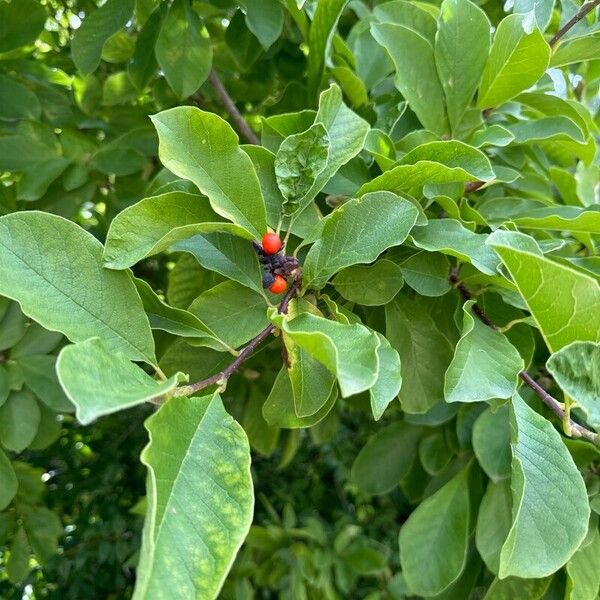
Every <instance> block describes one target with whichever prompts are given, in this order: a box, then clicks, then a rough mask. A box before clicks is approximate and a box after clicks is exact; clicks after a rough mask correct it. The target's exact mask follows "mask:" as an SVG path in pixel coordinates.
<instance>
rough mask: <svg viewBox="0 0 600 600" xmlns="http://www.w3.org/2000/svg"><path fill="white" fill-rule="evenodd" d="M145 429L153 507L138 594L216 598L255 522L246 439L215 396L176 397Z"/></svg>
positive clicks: (138, 597) (140, 597)
mask: <svg viewBox="0 0 600 600" xmlns="http://www.w3.org/2000/svg"><path fill="white" fill-rule="evenodd" d="M146 427H147V429H148V432H149V434H150V442H149V444H148V446H146V448H145V449H144V452H143V453H142V462H143V463H144V464H145V465H146V466H147V467H148V479H147V494H148V511H147V514H146V522H145V524H144V533H143V539H142V548H141V554H140V563H139V567H138V571H137V582H136V588H135V592H134V595H133V597H134V598H135V600H145V599H148V600H150V599H151V598H172V599H173V600H191V599H196V600H210V599H214V598H216V597H217V596H218V595H219V591H220V589H221V586H222V585H223V581H224V579H225V576H226V575H227V572H228V571H229V569H230V567H231V564H232V563H233V560H234V558H235V555H236V553H237V551H238V549H239V547H240V546H241V544H242V542H243V541H244V538H245V537H246V534H247V533H248V530H249V528H250V524H251V522H252V513H253V508H254V494H253V489H252V480H251V478H250V448H249V446H248V439H247V438H246V434H245V433H244V431H243V429H242V428H241V427H240V425H239V424H238V423H236V422H235V421H234V420H233V419H232V418H231V417H230V416H229V415H228V414H227V412H226V411H225V409H224V408H223V404H222V402H221V398H220V397H219V396H218V395H217V394H215V395H213V396H204V397H202V398H173V399H171V400H169V401H168V402H167V403H166V404H165V405H164V406H163V407H162V408H161V409H160V410H159V411H158V412H157V413H156V414H155V415H153V416H152V417H150V418H149V419H148V420H147V421H146Z"/></svg>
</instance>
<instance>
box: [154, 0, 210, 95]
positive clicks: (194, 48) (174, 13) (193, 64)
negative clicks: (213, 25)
mask: <svg viewBox="0 0 600 600" xmlns="http://www.w3.org/2000/svg"><path fill="white" fill-rule="evenodd" d="M156 59H157V60H158V64H159V65H160V68H161V69H162V71H163V73H164V74H165V78H166V80H167V81H168V82H169V85H170V86H171V89H172V90H173V91H174V92H175V95H176V96H177V97H178V98H179V99H180V100H184V99H185V98H187V97H188V96H191V95H192V94H193V93H194V92H195V91H196V90H197V89H198V88H199V87H200V86H201V85H202V83H204V81H206V78H207V77H208V74H209V72H210V68H211V66H212V45H211V43H210V39H209V38H208V37H204V36H203V35H202V22H201V21H200V17H198V15H197V13H196V11H194V9H193V8H192V6H191V3H190V2H189V0H175V2H173V4H172V5H171V6H170V8H169V12H168V13H167V16H166V17H165V19H164V20H163V22H162V26H161V28H160V33H159V34H158V38H157V40H156Z"/></svg>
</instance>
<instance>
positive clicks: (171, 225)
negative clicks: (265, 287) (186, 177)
mask: <svg viewBox="0 0 600 600" xmlns="http://www.w3.org/2000/svg"><path fill="white" fill-rule="evenodd" d="M216 231H224V232H226V233H230V234H232V235H237V236H240V237H243V238H246V239H249V240H251V239H253V235H252V234H251V233H250V232H248V231H247V230H246V229H245V228H244V227H240V226H239V225H235V224H233V223H228V222H226V221H224V219H223V218H222V217H220V216H219V215H217V214H216V213H215V212H214V211H213V210H212V208H211V207H210V205H209V204H208V202H207V199H206V198H204V197H202V196H198V195H195V194H187V193H185V192H168V193H166V194H161V195H160V196H154V197H151V198H145V199H144V200H141V201H140V202H138V203H137V204H134V205H133V206H129V207H127V208H126V209H125V210H123V211H122V212H120V213H119V214H118V215H117V216H116V217H115V218H114V219H113V221H112V222H111V224H110V228H109V230H108V235H107V236H106V246H105V248H104V256H103V258H104V266H105V267H108V268H109V269H126V268H127V267H131V266H132V265H134V264H135V263H137V262H139V261H140V260H142V259H143V258H146V257H147V256H152V255H153V254H158V253H160V252H164V251H165V250H168V249H169V247H170V246H171V245H172V244H174V243H175V242H177V241H178V240H185V239H188V238H191V237H192V236H194V235H196V234H199V233H212V232H216Z"/></svg>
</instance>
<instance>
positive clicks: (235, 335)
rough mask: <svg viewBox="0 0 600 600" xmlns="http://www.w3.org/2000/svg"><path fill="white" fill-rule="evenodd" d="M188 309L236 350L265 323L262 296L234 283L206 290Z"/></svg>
mask: <svg viewBox="0 0 600 600" xmlns="http://www.w3.org/2000/svg"><path fill="white" fill-rule="evenodd" d="M188 310H189V312H190V313H192V314H193V315H196V316H197V317H198V318H199V319H202V322H203V323H204V324H205V325H206V326H207V327H209V328H210V330H211V331H213V332H214V333H215V335H217V336H218V338H219V339H221V340H223V341H224V342H225V343H226V344H227V345H228V346H229V347H230V348H239V347H240V346H242V345H243V344H245V343H246V342H248V341H249V340H251V339H252V338H253V337H255V336H257V335H258V334H259V333H260V332H261V331H262V330H263V329H264V328H265V327H266V326H267V325H268V324H269V320H268V319H267V304H266V302H265V298H264V296H262V294H258V293H257V292H255V291H253V290H251V289H249V288H247V287H245V286H243V285H241V284H239V283H236V282H235V281H224V282H223V283H220V284H218V285H216V286H214V287H212V288H211V289H210V290H206V291H205V292H203V293H202V294H201V295H200V296H198V297H197V298H196V299H195V300H194V301H193V302H192V303H191V304H190V306H189V309H188ZM233 324H235V325H234V326H232V325H233Z"/></svg>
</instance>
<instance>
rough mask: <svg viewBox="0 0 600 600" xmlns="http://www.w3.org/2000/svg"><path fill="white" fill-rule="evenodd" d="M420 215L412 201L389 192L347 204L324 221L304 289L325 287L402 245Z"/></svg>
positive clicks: (308, 264)
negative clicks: (344, 271) (337, 275)
mask: <svg viewBox="0 0 600 600" xmlns="http://www.w3.org/2000/svg"><path fill="white" fill-rule="evenodd" d="M417 216H418V212H417V209H416V208H415V207H414V206H413V204H412V203H411V202H409V201H408V200H406V199H405V198H401V197H399V196H396V195H395V194H392V193H389V192H377V193H373V194H367V195H365V196H364V197H363V198H361V199H358V200H350V201H348V202H346V203H345V204H344V205H342V206H340V207H339V208H337V209H336V210H335V211H334V212H333V213H331V215H329V216H328V217H327V218H325V220H324V226H323V233H322V236H321V238H320V239H319V240H317V242H316V243H315V244H313V246H312V247H311V249H310V250H309V252H308V255H307V257H306V260H305V262H304V278H303V284H304V286H305V288H308V287H314V288H317V289H319V288H322V287H324V286H325V284H326V283H327V280H328V279H329V278H330V277H331V276H332V275H334V274H335V273H337V272H338V271H341V270H342V269H343V268H344V267H348V266H350V265H354V264H360V263H370V262H372V261H374V260H375V259H376V258H377V257H378V256H379V255H380V254H381V253H382V252H383V251H384V250H386V249H387V248H390V247H392V246H399V245H400V244H402V242H403V241H404V240H405V239H406V236H407V235H408V233H409V232H410V230H411V229H412V227H413V225H414V224H415V222H416V220H417Z"/></svg>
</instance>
